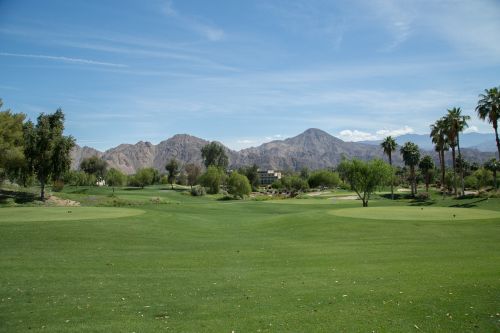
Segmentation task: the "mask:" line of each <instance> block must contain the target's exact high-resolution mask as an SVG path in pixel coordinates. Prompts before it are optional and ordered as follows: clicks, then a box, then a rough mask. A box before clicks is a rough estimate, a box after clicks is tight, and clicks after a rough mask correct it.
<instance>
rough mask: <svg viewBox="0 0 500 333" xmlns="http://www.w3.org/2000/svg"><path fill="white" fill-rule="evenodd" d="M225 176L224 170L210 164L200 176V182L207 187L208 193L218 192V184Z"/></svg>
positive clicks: (219, 184)
mask: <svg viewBox="0 0 500 333" xmlns="http://www.w3.org/2000/svg"><path fill="white" fill-rule="evenodd" d="M225 177H226V175H225V173H224V171H222V170H221V169H220V168H218V167H216V166H214V165H211V166H209V167H208V169H207V171H206V172H205V173H204V174H203V175H201V176H200V184H201V185H203V186H204V187H206V188H207V189H208V191H207V192H208V193H210V194H217V193H219V189H220V186H221V184H222V183H223V182H224V178H225Z"/></svg>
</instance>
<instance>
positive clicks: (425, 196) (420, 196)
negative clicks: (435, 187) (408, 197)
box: [415, 192, 430, 201]
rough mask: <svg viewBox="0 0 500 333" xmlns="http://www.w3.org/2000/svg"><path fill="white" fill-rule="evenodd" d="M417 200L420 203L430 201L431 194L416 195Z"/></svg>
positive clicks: (421, 193)
mask: <svg viewBox="0 0 500 333" xmlns="http://www.w3.org/2000/svg"><path fill="white" fill-rule="evenodd" d="M415 199H417V200H418V201H426V200H429V199H430V195H429V192H419V193H417V194H416V195H415Z"/></svg>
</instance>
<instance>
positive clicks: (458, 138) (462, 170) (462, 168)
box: [457, 133, 465, 195]
mask: <svg viewBox="0 0 500 333" xmlns="http://www.w3.org/2000/svg"><path fill="white" fill-rule="evenodd" d="M457 148H458V159H459V160H460V184H461V185H462V192H461V194H460V195H464V194H465V184H464V160H463V158H462V153H461V151H460V135H459V134H458V133H457Z"/></svg>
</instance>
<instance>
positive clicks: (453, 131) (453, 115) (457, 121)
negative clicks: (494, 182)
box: [446, 108, 470, 196]
mask: <svg viewBox="0 0 500 333" xmlns="http://www.w3.org/2000/svg"><path fill="white" fill-rule="evenodd" d="M469 119H470V116H464V115H462V110H461V109H460V108H453V109H449V110H448V114H447V115H446V124H447V129H448V139H449V142H450V146H451V142H453V146H452V152H453V167H454V172H455V174H456V173H457V170H458V169H460V179H461V184H462V192H461V194H462V195H463V194H464V191H465V184H464V172H463V168H461V167H460V168H458V165H457V162H456V158H455V154H454V146H455V145H456V147H457V149H458V158H460V159H461V158H462V153H461V151H460V132H462V131H463V130H464V129H465V128H467V127H468V126H469V125H468V124H467V121H468V120H469ZM455 195H457V196H458V191H457V189H456V188H455Z"/></svg>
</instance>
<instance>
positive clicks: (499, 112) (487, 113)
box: [476, 87, 500, 159]
mask: <svg viewBox="0 0 500 333" xmlns="http://www.w3.org/2000/svg"><path fill="white" fill-rule="evenodd" d="M479 97H480V99H479V101H478V103H477V106H476V112H477V115H478V116H479V118H480V119H482V120H487V121H488V122H489V123H490V124H492V125H493V129H494V130H495V139H496V142H497V150H498V158H499V159H500V139H499V138H498V120H499V119H500V87H494V88H491V89H485V90H484V94H480V95H479Z"/></svg>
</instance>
